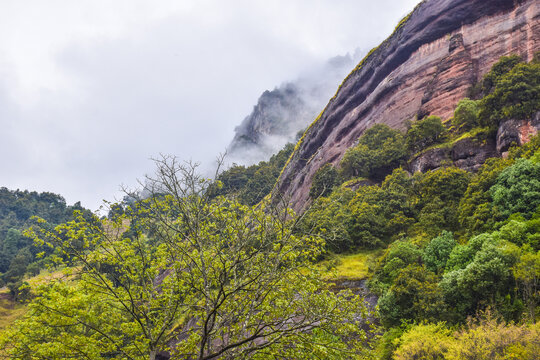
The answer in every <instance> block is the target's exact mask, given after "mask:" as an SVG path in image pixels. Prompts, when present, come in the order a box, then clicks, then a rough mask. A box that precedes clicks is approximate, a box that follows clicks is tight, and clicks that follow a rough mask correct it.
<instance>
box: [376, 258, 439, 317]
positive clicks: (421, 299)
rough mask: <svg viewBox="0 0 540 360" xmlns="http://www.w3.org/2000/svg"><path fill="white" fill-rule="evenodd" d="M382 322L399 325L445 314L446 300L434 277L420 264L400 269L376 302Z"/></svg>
mask: <svg viewBox="0 0 540 360" xmlns="http://www.w3.org/2000/svg"><path fill="white" fill-rule="evenodd" d="M378 306H379V309H380V315H381V322H382V323H383V325H385V326H395V325H399V324H400V323H401V321H403V320H407V319H408V320H436V319H440V318H441V317H444V313H445V311H446V309H445V303H444V301H443V294H442V292H441V290H440V288H439V286H438V284H437V277H436V276H435V274H433V273H432V272H430V271H428V270H426V268H425V267H423V266H418V265H409V266H407V267H406V268H405V269H403V270H401V271H400V272H399V274H398V276H397V277H396V279H395V280H394V282H393V284H392V286H391V287H390V289H389V290H388V292H387V293H386V294H384V295H383V296H382V297H381V298H380V299H379V302H378Z"/></svg>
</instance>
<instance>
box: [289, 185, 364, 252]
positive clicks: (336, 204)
mask: <svg viewBox="0 0 540 360" xmlns="http://www.w3.org/2000/svg"><path fill="white" fill-rule="evenodd" d="M353 196H354V192H353V191H352V190H351V189H349V188H346V187H341V188H339V189H336V190H335V191H333V192H332V194H331V195H330V196H329V197H320V198H318V199H317V200H316V201H315V202H314V203H313V204H312V206H311V207H310V208H309V209H308V211H307V212H306V213H305V214H304V216H303V217H302V220H301V222H300V224H299V228H300V229H301V232H303V233H308V234H318V236H321V237H323V238H324V239H325V242H326V246H327V248H328V249H329V250H331V251H334V252H337V253H341V252H345V251H349V250H351V249H353V248H354V244H353V242H352V240H351V236H350V234H349V232H348V229H347V226H346V223H347V222H348V219H349V217H350V212H349V211H347V209H348V206H347V204H348V203H349V202H350V201H351V199H352V198H353Z"/></svg>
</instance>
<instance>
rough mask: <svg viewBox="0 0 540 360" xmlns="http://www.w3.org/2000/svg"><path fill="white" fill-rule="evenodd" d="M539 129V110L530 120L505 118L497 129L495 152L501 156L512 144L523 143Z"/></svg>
mask: <svg viewBox="0 0 540 360" xmlns="http://www.w3.org/2000/svg"><path fill="white" fill-rule="evenodd" d="M539 130H540V111H539V112H537V113H536V115H535V116H533V118H532V119H531V120H513V119H511V120H507V121H504V122H502V123H501V125H500V126H499V130H498V131H497V152H498V153H499V154H501V155H503V156H505V155H506V153H507V151H508V149H510V147H511V146H512V145H519V146H521V145H523V144H525V143H526V142H528V141H529V140H530V138H531V136H534V135H536V134H537V133H538V131H539Z"/></svg>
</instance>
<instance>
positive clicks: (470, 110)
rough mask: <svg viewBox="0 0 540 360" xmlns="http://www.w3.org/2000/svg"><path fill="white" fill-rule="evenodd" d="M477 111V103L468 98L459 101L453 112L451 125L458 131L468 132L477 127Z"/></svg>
mask: <svg viewBox="0 0 540 360" xmlns="http://www.w3.org/2000/svg"><path fill="white" fill-rule="evenodd" d="M478 111H479V109H478V102H476V101H474V100H471V99H468V98H465V99H463V100H461V101H460V102H459V103H458V105H457V107H456V111H455V112H454V119H453V120H452V125H453V126H454V127H456V128H458V129H460V130H470V129H472V128H474V127H477V126H479V123H478Z"/></svg>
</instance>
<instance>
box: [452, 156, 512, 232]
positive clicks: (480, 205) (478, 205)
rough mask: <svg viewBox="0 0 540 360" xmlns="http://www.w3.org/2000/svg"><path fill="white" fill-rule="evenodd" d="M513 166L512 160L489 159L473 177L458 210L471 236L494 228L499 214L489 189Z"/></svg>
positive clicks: (460, 219)
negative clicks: (502, 173)
mask: <svg viewBox="0 0 540 360" xmlns="http://www.w3.org/2000/svg"><path fill="white" fill-rule="evenodd" d="M511 164H512V161H510V160H505V159H497V158H492V159H488V160H487V161H486V162H485V163H484V165H482V167H481V168H480V170H479V171H478V172H477V173H476V174H474V175H473V176H472V178H471V181H470V182H469V185H468V187H467V190H466V191H465V194H464V196H463V198H462V199H461V200H460V203H459V210H458V218H459V223H460V225H461V227H462V228H464V229H466V232H468V233H469V234H478V233H479V232H481V231H486V230H490V229H492V228H493V226H494V222H495V221H496V220H497V218H498V213H497V211H496V209H494V208H493V204H492V199H491V194H490V192H489V189H490V188H491V187H492V186H493V185H494V184H495V182H496V181H497V178H498V177H499V174H500V173H501V172H502V171H503V170H504V169H505V168H507V167H508V166H510V165H511Z"/></svg>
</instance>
